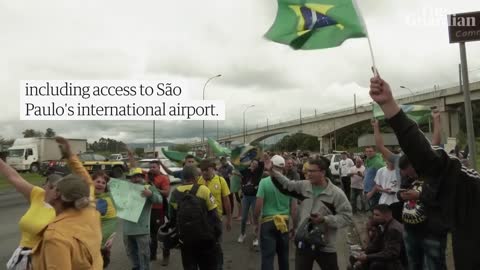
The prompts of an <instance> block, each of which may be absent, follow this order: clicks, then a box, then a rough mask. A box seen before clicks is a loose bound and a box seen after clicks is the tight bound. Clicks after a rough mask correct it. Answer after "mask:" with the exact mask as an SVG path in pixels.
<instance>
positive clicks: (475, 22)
mask: <svg viewBox="0 0 480 270" xmlns="http://www.w3.org/2000/svg"><path fill="white" fill-rule="evenodd" d="M448 35H449V37H450V43H459V42H467V41H475V40H480V11H478V12H468V13H459V14H451V15H448Z"/></svg>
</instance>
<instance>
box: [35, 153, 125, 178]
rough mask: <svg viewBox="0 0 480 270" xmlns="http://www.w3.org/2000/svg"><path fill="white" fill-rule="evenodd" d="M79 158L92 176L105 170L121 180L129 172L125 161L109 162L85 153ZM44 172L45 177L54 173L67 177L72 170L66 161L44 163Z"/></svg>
mask: <svg viewBox="0 0 480 270" xmlns="http://www.w3.org/2000/svg"><path fill="white" fill-rule="evenodd" d="M78 158H79V159H80V160H81V161H82V164H83V166H84V167H85V169H86V170H87V171H88V172H89V173H90V174H93V173H95V172H96V171H99V170H104V171H105V172H106V173H107V174H109V175H110V176H111V177H114V178H121V177H122V176H123V174H124V173H125V172H127V170H128V168H127V164H126V163H125V162H124V161H117V160H108V159H107V158H106V157H104V156H102V155H99V154H95V153H83V154H80V155H78ZM42 171H43V173H42V174H43V175H45V176H46V175H50V174H52V173H57V174H60V175H66V174H69V173H70V168H68V166H67V163H66V161H65V160H57V161H49V162H48V163H42Z"/></svg>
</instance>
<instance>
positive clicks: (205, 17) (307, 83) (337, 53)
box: [0, 0, 480, 143]
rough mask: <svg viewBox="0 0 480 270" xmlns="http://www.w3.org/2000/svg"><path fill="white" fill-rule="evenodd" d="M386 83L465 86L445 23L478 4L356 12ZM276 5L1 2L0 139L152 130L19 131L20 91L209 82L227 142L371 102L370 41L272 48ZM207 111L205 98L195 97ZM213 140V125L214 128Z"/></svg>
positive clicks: (165, 125)
mask: <svg viewBox="0 0 480 270" xmlns="http://www.w3.org/2000/svg"><path fill="white" fill-rule="evenodd" d="M358 5H359V7H360V9H361V10H362V13H363V16H364V18H365V21H366V24H367V26H368V30H369V32H370V36H371V41H372V44H373V49H374V53H375V58H376V62H377V66H378V69H379V70H380V73H381V74H382V76H383V77H384V78H385V79H387V80H388V81H390V83H391V85H392V86H393V87H394V88H395V89H396V95H404V94H408V93H409V92H408V91H407V90H405V89H400V88H399V86H400V85H405V86H408V87H409V88H411V89H412V90H413V91H420V90H423V89H427V88H432V87H433V85H451V84H455V83H457V81H458V66H457V65H458V63H459V52H458V45H457V44H449V41H448V32H447V26H446V24H445V23H446V15H447V14H450V13H459V12H468V11H476V10H480V8H479V6H478V3H477V1H472V0H457V1H455V2H454V1H447V0H422V1H416V0H405V1H395V0H382V1H379V0H359V1H358ZM276 9H277V4H276V1H275V0H260V1H259V0H242V1H238V0H237V1H233V0H210V1H165V0H160V1H158V0H157V1H93V0H82V1H73V0H72V1H60V0H52V1H19V0H17V1H8V0H0V44H1V45H0V59H1V61H0V74H1V75H0V91H1V92H0V93H1V99H0V106H1V107H2V108H3V110H2V114H1V115H0V123H1V127H2V128H1V131H0V136H2V137H4V138H17V137H21V136H22V134H21V132H22V131H23V130H25V129H27V128H33V129H37V130H42V131H44V130H45V129H46V128H47V127H51V128H53V129H54V130H55V131H56V132H57V134H61V135H63V136H66V137H72V138H87V139H89V141H93V140H97V139H98V138H100V137H102V136H104V137H105V136H106V137H110V138H114V139H118V140H123V141H124V142H127V143H133V142H150V141H151V134H152V122H151V121H20V120H19V106H18V104H19V80H33V79H37V80H46V79H56V80H65V79H77V80H143V79H148V80H156V79H160V78H186V79H189V80H192V81H196V82H198V84H199V85H202V84H203V82H205V81H206V80H207V79H208V78H209V77H211V76H214V75H216V74H222V77H220V78H217V79H215V80H212V81H211V82H210V83H209V84H208V86H207V91H206V96H207V99H220V100H224V101H225V104H226V120H225V121H219V131H220V135H224V134H226V133H230V132H232V133H235V132H238V131H239V130H241V128H242V111H243V109H244V108H245V107H246V106H248V105H251V104H254V105H255V107H254V108H252V109H250V110H249V111H248V113H247V123H248V126H249V128H254V127H255V126H256V125H265V123H266V121H267V118H268V120H269V123H270V124H272V123H278V122H279V121H285V120H292V119H294V118H296V117H298V116H299V111H300V109H301V110H302V114H303V115H304V116H308V115H313V114H314V112H315V110H316V111H317V113H323V112H328V111H330V110H336V109H339V108H344V107H348V106H352V104H353V95H354V94H356V95H357V102H358V103H359V104H361V103H368V102H370V100H369V97H368V92H367V87H368V80H369V78H370V76H371V72H370V66H371V58H370V54H369V49H368V43H367V39H352V40H348V41H346V42H345V43H344V45H343V46H341V47H338V48H332V49H326V50H314V51H294V50H292V49H290V48H289V47H287V46H284V45H280V44H276V43H273V42H270V41H267V40H265V39H264V38H263V35H264V33H265V32H266V31H267V30H268V29H269V27H270V26H271V23H272V22H273V20H274V18H275V14H276ZM467 52H468V57H469V69H471V70H472V71H471V73H470V78H471V81H475V80H480V42H471V43H468V45H467ZM193 96H194V97H195V98H197V99H201V96H202V89H201V87H199V89H198V93H193ZM205 126H206V135H209V136H214V137H215V136H216V126H217V123H216V121H208V122H206V124H205ZM201 134H202V122H201V121H168V122H167V121H158V122H157V141H171V142H186V141H192V140H194V139H199V138H200V137H201Z"/></svg>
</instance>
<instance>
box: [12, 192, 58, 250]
mask: <svg viewBox="0 0 480 270" xmlns="http://www.w3.org/2000/svg"><path fill="white" fill-rule="evenodd" d="M44 200H45V190H43V189H42V188H39V187H33V189H32V192H30V207H29V208H28V210H27V212H26V213H25V215H23V217H22V218H21V219H20V221H19V222H18V225H19V227H20V233H21V235H22V237H21V239H20V246H21V247H27V248H34V247H35V246H36V245H37V244H38V243H39V242H40V240H42V234H41V233H42V232H43V230H44V229H45V228H46V227H47V225H48V224H49V223H50V222H52V221H53V220H54V219H55V215H56V214H55V209H54V208H53V207H52V206H51V205H49V204H47V203H46V202H45V201H44Z"/></svg>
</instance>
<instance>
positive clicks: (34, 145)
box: [7, 138, 87, 173]
mask: <svg viewBox="0 0 480 270" xmlns="http://www.w3.org/2000/svg"><path fill="white" fill-rule="evenodd" d="M67 140H68V142H69V143H70V146H71V148H72V152H73V153H75V154H78V153H83V152H85V151H86V150H87V140H85V139H67ZM60 158H61V154H60V150H59V148H58V144H57V142H55V138H20V139H16V140H15V141H14V142H13V145H12V147H10V148H8V156H7V164H8V165H10V166H11V167H13V168H14V169H16V170H17V171H31V172H35V173H36V172H38V171H39V169H40V164H41V163H42V162H45V161H49V160H59V159H60Z"/></svg>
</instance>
